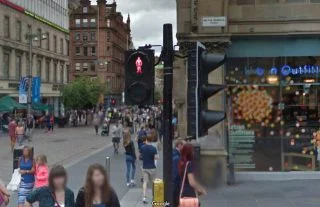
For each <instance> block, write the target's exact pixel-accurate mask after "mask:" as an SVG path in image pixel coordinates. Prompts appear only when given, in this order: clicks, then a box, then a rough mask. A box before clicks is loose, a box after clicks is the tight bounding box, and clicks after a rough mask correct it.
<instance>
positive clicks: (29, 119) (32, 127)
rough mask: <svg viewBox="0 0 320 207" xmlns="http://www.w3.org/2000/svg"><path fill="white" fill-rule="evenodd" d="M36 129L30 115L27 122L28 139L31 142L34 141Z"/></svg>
mask: <svg viewBox="0 0 320 207" xmlns="http://www.w3.org/2000/svg"><path fill="white" fill-rule="evenodd" d="M34 127H35V121H34V118H33V116H32V115H28V118H27V121H26V135H27V137H28V140H29V141H31V139H32V132H33V129H34Z"/></svg>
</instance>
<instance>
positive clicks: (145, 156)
mask: <svg viewBox="0 0 320 207" xmlns="http://www.w3.org/2000/svg"><path fill="white" fill-rule="evenodd" d="M151 142H152V138H151V137H149V136H148V137H147V140H146V144H145V145H144V146H142V147H141V154H142V174H143V185H142V190H143V198H142V202H143V203H144V204H147V203H148V201H147V186H148V182H149V181H151V182H153V181H154V179H155V176H156V164H155V162H156V160H157V159H158V152H157V149H156V148H155V147H154V146H152V145H151V144H150V143H151Z"/></svg>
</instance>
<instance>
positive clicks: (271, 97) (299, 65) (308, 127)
mask: <svg viewBox="0 0 320 207" xmlns="http://www.w3.org/2000/svg"><path fill="white" fill-rule="evenodd" d="M319 48H320V40H318V39H315V38H308V39H299V38H295V39H294V38H290V39H289V38H286V39H284V38H282V39H270V38H269V39H265V40H235V41H233V46H231V48H230V50H229V56H228V63H227V64H226V72H225V83H226V84H227V89H226V105H227V107H226V108H227V125H228V127H227V128H228V130H227V132H228V148H229V153H230V154H231V155H232V158H233V160H234V162H235V168H236V169H237V170H238V171H315V170H317V169H318V167H319V166H318V163H317V150H316V149H317V144H316V141H315V137H316V133H317V131H318V130H319V129H320V96H319V94H320V51H319ZM239 50H241V51H242V52H241V51H240V52H239ZM319 147H320V145H319Z"/></svg>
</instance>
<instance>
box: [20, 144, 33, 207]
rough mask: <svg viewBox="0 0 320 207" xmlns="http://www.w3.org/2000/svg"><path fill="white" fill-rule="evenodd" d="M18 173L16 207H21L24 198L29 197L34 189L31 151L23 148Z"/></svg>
mask: <svg viewBox="0 0 320 207" xmlns="http://www.w3.org/2000/svg"><path fill="white" fill-rule="evenodd" d="M18 166H19V168H20V170H19V173H20V174H21V181H20V186H19V189H18V207H23V205H24V203H25V201H26V197H27V196H29V195H30V193H31V191H32V189H33V187H34V182H35V178H34V172H35V162H34V160H33V155H32V149H31V148H29V147H27V146H25V147H24V148H23V150H22V157H21V158H20V159H19V165H18Z"/></svg>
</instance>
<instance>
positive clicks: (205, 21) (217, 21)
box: [202, 17, 227, 27]
mask: <svg viewBox="0 0 320 207" xmlns="http://www.w3.org/2000/svg"><path fill="white" fill-rule="evenodd" d="M226 25H227V18H226V17H202V26H203V27H225V26H226Z"/></svg>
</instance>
